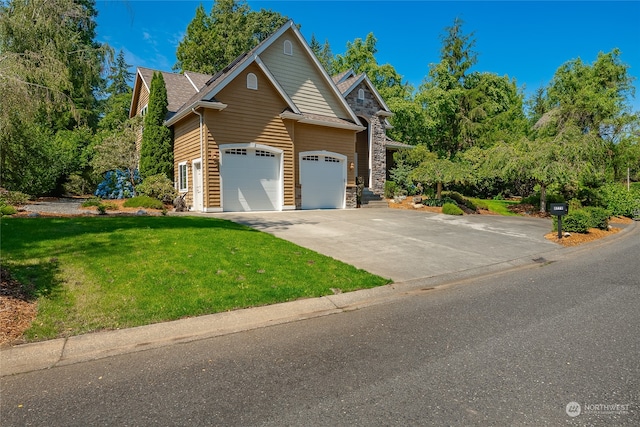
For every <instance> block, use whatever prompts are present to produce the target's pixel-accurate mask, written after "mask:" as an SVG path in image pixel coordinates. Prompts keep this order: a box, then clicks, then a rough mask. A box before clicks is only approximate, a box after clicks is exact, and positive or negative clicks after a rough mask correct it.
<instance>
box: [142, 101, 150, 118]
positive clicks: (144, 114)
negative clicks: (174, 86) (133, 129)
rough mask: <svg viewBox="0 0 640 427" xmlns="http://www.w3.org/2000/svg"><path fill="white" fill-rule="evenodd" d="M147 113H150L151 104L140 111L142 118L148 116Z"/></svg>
mask: <svg viewBox="0 0 640 427" xmlns="http://www.w3.org/2000/svg"><path fill="white" fill-rule="evenodd" d="M147 111H149V104H147V105H145V106H144V107H142V109H141V110H140V117H144V116H146V115H147Z"/></svg>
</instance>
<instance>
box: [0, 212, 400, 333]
mask: <svg viewBox="0 0 640 427" xmlns="http://www.w3.org/2000/svg"><path fill="white" fill-rule="evenodd" d="M0 227H1V236H2V266H3V268H6V269H8V270H9V271H10V272H11V274H12V276H13V277H14V278H15V279H17V280H19V281H20V282H21V283H23V284H25V285H26V286H27V287H28V288H29V289H30V293H31V294H32V296H33V298H37V300H38V315H37V318H36V320H35V321H34V322H33V324H32V326H31V328H30V329H29V330H28V331H27V332H26V334H25V335H26V338H27V339H29V340H42V339H49V338H54V337H59V336H69V335H75V334H80V333H86V332H90V331H96V330H101V329H115V328H124V327H132V326H139V325H144V324H149V323H155V322H161V321H166V320H173V319H179V318H182V317H188V316H198V315H203V314H209V313H215V312H221V311H227V310H233V309H238V308H244V307H252V306H260V305H266V304H273V303H277V302H284V301H291V300H295V299H299V298H309V297H318V296H322V295H328V294H332V293H333V290H332V289H336V288H338V289H340V290H341V291H343V292H347V291H353V290H356V289H363V288H372V287H376V286H381V285H384V284H386V283H389V282H390V280H387V279H384V278H381V277H379V276H375V275H372V274H370V273H368V272H366V271H363V270H359V269H356V268H355V267H353V266H350V265H347V264H344V263H342V262H339V261H336V260H334V259H332V258H329V257H326V256H324V255H320V254H318V253H316V252H313V251H311V250H308V249H305V248H302V247H299V246H296V245H294V244H292V243H289V242H287V241H284V240H281V239H278V238H276V237H274V236H272V235H270V234H267V233H262V232H258V231H255V230H253V229H251V228H248V227H245V226H241V225H238V224H235V223H232V222H229V221H225V220H221V219H216V218H196V217H76V218H2V219H1V220H0Z"/></svg>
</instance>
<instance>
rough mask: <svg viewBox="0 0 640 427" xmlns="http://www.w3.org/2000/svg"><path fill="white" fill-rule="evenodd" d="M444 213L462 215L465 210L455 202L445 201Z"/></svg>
mask: <svg viewBox="0 0 640 427" xmlns="http://www.w3.org/2000/svg"><path fill="white" fill-rule="evenodd" d="M442 213H443V214H447V215H462V214H463V213H464V212H462V209H460V208H459V207H458V205H456V204H454V203H445V204H444V205H442Z"/></svg>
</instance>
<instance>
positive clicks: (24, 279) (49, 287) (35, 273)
mask: <svg viewBox="0 0 640 427" xmlns="http://www.w3.org/2000/svg"><path fill="white" fill-rule="evenodd" d="M3 268H6V270H8V271H10V272H11V276H10V283H11V286H14V287H19V289H13V291H14V292H12V294H13V295H14V296H19V298H20V299H23V300H25V301H29V302H32V301H35V300H37V299H38V298H39V297H55V296H57V295H58V294H59V293H60V292H62V280H61V279H60V277H61V275H60V263H59V261H58V259H56V258H51V259H49V260H48V261H43V262H40V263H38V264H31V265H19V264H16V263H13V262H3Z"/></svg>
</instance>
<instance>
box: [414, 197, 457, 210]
mask: <svg viewBox="0 0 640 427" xmlns="http://www.w3.org/2000/svg"><path fill="white" fill-rule="evenodd" d="M445 203H451V204H454V205H456V207H457V204H456V201H455V200H453V199H452V198H450V197H443V198H441V199H434V198H431V199H424V200H423V201H422V204H423V205H425V206H431V207H438V208H439V207H441V206H443V205H444V204H445Z"/></svg>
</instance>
